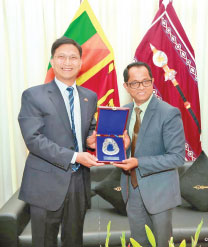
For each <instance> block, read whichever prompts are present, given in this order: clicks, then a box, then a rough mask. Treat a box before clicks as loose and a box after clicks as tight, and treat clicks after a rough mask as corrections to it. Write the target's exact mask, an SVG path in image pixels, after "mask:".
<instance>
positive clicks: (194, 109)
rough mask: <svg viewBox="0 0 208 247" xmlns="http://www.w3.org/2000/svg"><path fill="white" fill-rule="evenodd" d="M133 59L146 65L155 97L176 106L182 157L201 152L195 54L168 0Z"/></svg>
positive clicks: (193, 155) (196, 154)
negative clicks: (182, 136)
mask: <svg viewBox="0 0 208 247" xmlns="http://www.w3.org/2000/svg"><path fill="white" fill-rule="evenodd" d="M135 60H138V61H143V62H146V63H147V64H149V65H150V67H151V69H152V73H153V77H154V78H155V82H154V93H155V94H156V95H157V97H159V98H161V99H163V100H164V101H166V102H168V103H169V104H171V105H173V106H175V107H178V108H179V109H180V111H181V114H182V119H183V124H184V130H185V137H186V160H192V161H194V160H195V159H196V158H197V157H198V156H199V155H200V153H201V142H200V133H201V120H200V104H199V93H198V80H197V71H196V64H195V55H194V50H193V48H192V46H191V44H190V42H189V40H188V37H187V35H186V33H185V31H184V29H183V27H182V25H181V23H180V21H179V19H178V17H177V15H176V12H175V10H174V8H173V6H172V1H171V0H169V1H168V0H163V1H162V0H160V6H159V10H158V12H157V14H156V16H155V18H154V20H153V22H152V25H151V27H150V29H149V30H148V31H147V33H146V35H145V36H144V38H143V40H142V41H141V43H140V44H139V46H138V47H137V49H136V53H135Z"/></svg>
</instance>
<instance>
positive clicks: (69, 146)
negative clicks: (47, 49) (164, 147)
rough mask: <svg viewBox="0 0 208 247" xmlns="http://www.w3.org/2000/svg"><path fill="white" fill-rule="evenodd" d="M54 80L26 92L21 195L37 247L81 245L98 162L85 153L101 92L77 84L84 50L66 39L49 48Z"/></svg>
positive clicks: (22, 117)
mask: <svg viewBox="0 0 208 247" xmlns="http://www.w3.org/2000/svg"><path fill="white" fill-rule="evenodd" d="M51 55H52V59H51V64H52V67H53V70H54V73H55V79H54V80H53V81H52V82H51V83H48V84H42V85H39V86H35V87H32V88H29V89H27V90H25V91H24V93H23V95H22V105H21V110H20V113H19V118H18V120H19V124H20V128H21V132H22V135H23V138H24V141H25V144H26V145H27V148H28V150H29V154H28V157H27V160H26V165H25V169H24V174H23V179H22V184H21V188H20V194H19V199H21V200H24V201H26V202H27V203H29V204H30V213H31V223H32V241H33V246H34V247H55V246H57V235H58V232H59V226H60V225H61V240H62V247H82V246H83V236H82V235H83V223H84V217H85V213H86V209H87V208H88V207H89V205H90V169H89V168H90V167H91V166H100V165H102V164H98V163H96V161H97V159H96V158H95V157H94V156H93V155H91V154H89V153H87V152H86V140H87V137H89V136H90V135H91V134H92V132H93V130H94V129H95V125H96V121H95V119H94V114H95V112H96V109H97V96H96V94H95V93H94V92H92V91H90V90H88V89H86V88H83V87H79V86H77V85H76V77H77V75H78V73H79V70H80V68H81V64H82V60H81V56H82V48H81V46H80V45H79V44H78V43H76V42H75V41H74V40H71V39H68V38H66V37H62V38H60V39H58V40H56V41H55V42H54V43H53V45H52V48H51Z"/></svg>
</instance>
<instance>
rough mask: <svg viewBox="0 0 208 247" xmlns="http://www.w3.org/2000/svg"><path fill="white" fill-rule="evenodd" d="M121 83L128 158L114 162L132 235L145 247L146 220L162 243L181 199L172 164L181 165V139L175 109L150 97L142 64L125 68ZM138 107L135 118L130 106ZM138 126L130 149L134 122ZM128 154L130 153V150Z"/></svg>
mask: <svg viewBox="0 0 208 247" xmlns="http://www.w3.org/2000/svg"><path fill="white" fill-rule="evenodd" d="M124 81H125V82H124V87H125V89H126V90H127V92H128V93H129V94H130V95H131V97H132V98H133V102H132V103H130V104H128V105H127V107H129V108H130V114H129V118H128V122H127V129H128V133H129V136H130V138H131V145H130V147H129V148H128V150H127V155H128V157H129V158H128V159H126V160H124V161H123V162H122V164H114V165H115V166H117V167H120V168H122V169H123V171H124V172H123V173H122V175H121V187H122V195H123V199H124V201H125V202H126V208H127V214H128V218H129V224H130V230H131V234H132V237H133V238H134V239H135V240H136V241H138V242H139V243H140V244H141V245H142V246H143V247H145V246H149V242H148V240H147V237H146V232H145V224H146V225H148V226H149V227H150V228H151V229H152V231H153V233H154V235H155V237H156V242H157V246H158V247H167V246H168V240H169V239H170V237H171V235H172V216H171V211H172V208H174V207H176V206H177V205H179V204H180V203H181V196H180V187H179V176H178V170H177V167H179V166H182V165H183V164H184V161H185V160H184V159H185V138H184V129H183V123H182V119H181V114H180V111H179V110H178V109H177V108H175V107H173V106H171V105H169V104H167V103H165V102H163V101H161V100H159V99H157V98H156V97H155V96H154V95H153V82H154V78H152V72H151V70H150V67H149V66H148V65H147V64H145V63H142V62H135V63H132V64H129V65H128V66H127V68H126V69H125V70H124ZM138 107H139V109H140V116H139V117H138V118H140V119H139V121H140V123H137V124H135V122H136V113H135V110H134V108H138ZM136 125H139V126H137V129H138V127H140V128H139V132H138V137H137V139H136V142H135V147H134V148H135V149H134V151H132V148H133V143H132V142H133V140H132V139H133V135H134V134H135V133H134V132H135V126H136ZM132 153H133V154H132Z"/></svg>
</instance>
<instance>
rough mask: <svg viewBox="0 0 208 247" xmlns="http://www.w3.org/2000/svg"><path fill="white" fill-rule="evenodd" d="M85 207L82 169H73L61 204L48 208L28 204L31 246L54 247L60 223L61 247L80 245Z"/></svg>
mask: <svg viewBox="0 0 208 247" xmlns="http://www.w3.org/2000/svg"><path fill="white" fill-rule="evenodd" d="M86 209H87V202H86V195H85V188H84V183H83V176H82V169H81V167H80V169H79V170H78V171H77V172H74V173H73V174H72V177H71V181H70V184H69V188H68V192H67V195H66V198H65V200H64V203H63V205H62V206H61V208H60V209H58V210H57V211H48V210H46V209H43V208H38V207H36V206H33V205H30V212H31V224H32V246H33V247H57V246H58V243H57V235H58V232H59V227H60V226H61V243H62V244H61V246H62V247H83V224H84V217H85V213H86Z"/></svg>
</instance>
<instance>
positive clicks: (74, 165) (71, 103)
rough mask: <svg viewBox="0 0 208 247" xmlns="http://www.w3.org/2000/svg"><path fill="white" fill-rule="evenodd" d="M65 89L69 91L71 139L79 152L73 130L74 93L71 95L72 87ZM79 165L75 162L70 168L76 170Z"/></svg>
mask: <svg viewBox="0 0 208 247" xmlns="http://www.w3.org/2000/svg"><path fill="white" fill-rule="evenodd" d="M66 90H67V91H68V92H69V104H70V115H71V129H72V134H73V139H74V147H75V151H76V152H79V146H78V141H77V136H76V131H75V124H74V95H73V90H74V88H73V87H68V88H67V89H66ZM79 167H80V164H78V163H75V164H73V165H72V170H73V171H77V170H78V169H79Z"/></svg>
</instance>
